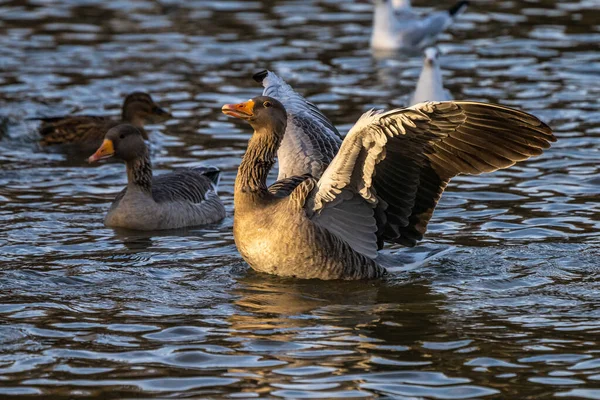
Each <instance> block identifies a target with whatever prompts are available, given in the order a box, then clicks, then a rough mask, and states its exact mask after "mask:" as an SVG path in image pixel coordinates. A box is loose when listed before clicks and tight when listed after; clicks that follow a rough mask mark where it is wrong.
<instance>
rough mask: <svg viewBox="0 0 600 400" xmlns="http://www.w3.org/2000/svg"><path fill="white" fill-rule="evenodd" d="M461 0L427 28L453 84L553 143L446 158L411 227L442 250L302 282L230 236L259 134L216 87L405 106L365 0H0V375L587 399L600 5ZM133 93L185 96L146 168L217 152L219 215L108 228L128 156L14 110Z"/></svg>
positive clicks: (126, 385)
mask: <svg viewBox="0 0 600 400" xmlns="http://www.w3.org/2000/svg"><path fill="white" fill-rule="evenodd" d="M474 3H476V4H475V5H474V6H473V7H471V8H470V9H469V11H468V12H467V13H466V14H464V15H462V16H461V18H460V20H459V21H458V22H457V23H456V24H455V25H454V26H453V27H452V29H451V30H450V32H448V33H447V34H444V35H443V36H442V38H441V41H440V48H441V49H442V50H443V51H444V52H445V55H444V56H443V58H442V60H441V63H442V66H443V70H444V78H445V84H446V87H447V88H448V89H449V90H450V91H451V92H452V94H453V95H454V97H455V98H457V99H472V100H481V101H489V102H499V103H503V104H506V105H509V106H513V107H517V108H520V109H523V110H526V111H528V112H531V113H533V114H535V115H537V116H539V117H540V118H541V119H543V120H544V121H545V122H547V123H548V124H549V125H550V126H552V128H553V129H554V131H555V133H556V136H557V137H558V138H559V141H558V142H557V143H556V144H554V146H553V147H552V148H551V149H550V150H549V151H547V152H546V153H545V154H544V155H543V156H541V157H538V158H535V159H532V160H530V161H528V162H525V163H522V164H519V165H518V166H516V167H513V168H510V169H508V170H504V171H500V172H497V173H494V174H492V175H486V176H478V177H459V178H457V179H455V180H454V181H453V182H452V184H451V185H450V186H449V188H448V190H447V191H446V193H445V195H444V197H443V198H442V200H441V202H440V205H439V207H438V210H437V213H436V214H435V216H434V219H433V221H432V223H431V225H430V230H429V233H428V235H427V236H426V240H425V241H424V242H423V243H422V244H421V245H420V246H419V247H418V248H417V249H416V251H417V252H419V251H421V252H426V251H428V250H431V249H435V248H437V247H439V246H443V247H447V248H450V249H451V250H450V251H449V252H447V253H445V254H444V255H443V256H441V257H439V258H437V259H435V260H433V261H431V262H430V263H429V264H427V265H424V266H421V267H418V268H411V269H406V270H402V271H399V272H396V273H394V274H391V276H390V277H388V278H386V279H385V280H381V281H376V282H313V281H299V280H287V279H280V278H277V277H271V276H266V275H261V274H257V273H254V272H252V271H251V270H249V268H248V267H247V265H246V264H245V263H244V261H243V260H242V259H241V258H240V256H239V255H238V253H237V251H236V249H235V245H234V243H233V237H232V232H231V226H232V219H231V215H232V212H233V210H232V202H233V193H232V191H233V180H234V177H235V173H236V168H237V164H238V163H239V160H240V158H241V155H242V154H243V152H244V149H245V146H246V142H247V140H248V138H249V136H250V133H251V132H250V131H249V129H248V127H247V126H244V125H242V124H238V123H236V122H235V121H233V120H231V119H228V118H227V117H226V116H224V115H222V114H221V113H220V107H221V105H222V104H224V103H229V102H237V101H242V100H246V99H248V98H250V97H253V96H255V95H258V94H259V93H261V89H260V87H258V86H257V84H256V83H255V82H254V81H252V79H251V75H252V74H253V73H254V72H256V71H258V70H260V69H263V68H269V69H271V70H274V71H276V72H277V73H278V74H280V75H281V76H282V77H284V78H285V79H286V80H288V81H289V82H290V83H291V84H293V85H294V87H295V88H297V90H298V91H300V92H301V93H303V94H305V95H306V96H307V97H308V98H309V99H310V100H311V101H313V102H315V103H316V104H318V105H319V107H320V108H321V109H322V110H323V111H324V112H325V113H326V114H327V115H328V116H329V117H330V118H331V120H332V121H333V122H334V123H335V124H336V125H337V126H338V127H339V128H340V131H342V132H345V131H346V130H347V129H348V128H349V127H350V126H351V125H352V123H353V122H354V121H355V120H356V119H357V118H358V116H359V115H360V114H361V113H362V112H364V111H365V110H367V109H368V108H371V107H381V108H390V107H396V106H402V105H405V103H406V102H407V101H408V99H409V97H410V94H411V91H412V90H413V88H414V85H415V83H416V78H417V76H418V74H419V70H420V65H421V60H420V58H419V57H415V58H408V59H407V58H405V57H402V56H391V57H390V56H381V55H380V54H372V53H371V52H370V50H369V49H368V40H369V34H370V21H371V8H372V6H371V4H370V3H368V2H358V1H357V2H339V1H331V0H326V1H292V0H285V1H264V2H260V1H220V2H212V1H196V2H193V3H192V2H175V1H169V2H167V1H163V0H161V1H160V2H159V1H121V0H118V1H112V2H105V1H100V0H97V1H96V0H86V1H82V2H77V1H58V0H57V1H53V2H46V1H40V0H12V1H11V0H9V1H4V2H1V3H0V15H1V16H2V17H1V18H0V54H1V56H0V117H1V118H2V120H1V123H0V132H2V133H1V134H0V135H1V136H2V138H1V139H0V397H9V396H20V395H38V396H39V397H43V398H53V399H54V398H79V397H81V398H83V397H97V398H132V397H145V398H148V397H163V398H164V397H189V398H191V397H195V398H203V397H204V398H206V397H210V398H231V397H234V398H235V397H241V398H252V397H256V398H258V397H260V398H265V397H289V398H323V397H341V398H349V397H363V398H373V397H388V398H390V397H393V398H399V399H414V398H427V399H464V398H485V397H488V398H525V397H526V396H529V397H531V398H551V397H555V396H558V397H569V398H586V399H600V346H599V344H598V337H599V334H600V301H599V297H598V293H600V292H599V291H600V261H598V260H599V256H600V233H599V232H600V222H599V221H600V201H599V198H600V197H599V195H600V162H599V160H600V147H599V146H598V143H599V140H600V114H599V113H598V110H599V109H600V100H599V99H600V84H599V82H600V52H599V51H598V43H599V42H600V7H599V6H598V2H597V1H596V0H580V1H558V0H556V1H553V0H538V1H528V2H514V1H494V2H474ZM416 4H417V5H418V6H419V9H420V10H428V9H429V8H428V7H433V6H436V7H438V6H440V4H439V2H434V1H418V2H416ZM134 90H146V91H148V92H150V93H151V94H152V95H153V97H154V98H155V100H157V101H158V102H159V103H160V104H161V105H163V106H165V108H167V109H170V110H171V111H172V112H173V114H174V116H175V118H174V119H173V120H171V121H168V122H167V123H165V124H163V125H156V126H150V127H149V128H148V130H149V131H150V132H151V139H150V143H151V150H152V159H153V163H154V167H155V173H163V172H167V171H169V170H171V169H173V168H176V167H184V166H192V165H199V164H208V165H216V166H218V167H220V168H221V169H222V170H223V171H224V173H223V179H222V182H221V190H220V193H221V195H222V197H223V199H224V201H225V203H226V205H227V209H228V212H229V218H227V219H226V220H225V221H223V222H222V223H220V224H217V225H214V226H209V227H205V228H201V229H190V230H182V231H177V232H150V233H141V234H140V233H132V232H116V231H114V230H112V229H107V228H105V227H104V226H103V224H102V218H103V215H104V213H105V212H106V210H107V209H108V206H109V204H110V202H111V201H112V199H113V198H114V196H115V194H116V193H117V192H118V191H120V190H121V188H122V187H123V186H124V183H125V180H126V177H125V174H124V167H123V166H122V165H121V164H119V163H105V164H102V165H98V166H89V165H87V164H86V163H85V162H84V159H85V157H86V156H88V155H89V154H77V153H73V152H69V151H66V150H65V149H57V148H41V147H40V146H38V145H37V139H38V137H37V134H36V128H37V125H36V123H35V122H33V121H27V120H26V118H31V117H36V116H45V115H59V114H64V113H69V112H75V113H77V112H79V113H87V114H107V115H118V114H119V110H120V105H121V102H122V99H123V97H124V95H125V94H126V93H128V92H131V91H134ZM390 251H391V252H395V251H397V250H395V249H394V250H388V252H390ZM400 252H402V250H400Z"/></svg>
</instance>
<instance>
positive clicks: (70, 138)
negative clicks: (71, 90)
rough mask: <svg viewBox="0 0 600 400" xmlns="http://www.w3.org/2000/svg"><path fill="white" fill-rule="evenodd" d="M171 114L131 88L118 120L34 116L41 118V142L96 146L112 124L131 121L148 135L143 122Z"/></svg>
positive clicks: (144, 94) (164, 119) (153, 121)
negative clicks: (131, 91)
mask: <svg viewBox="0 0 600 400" xmlns="http://www.w3.org/2000/svg"><path fill="white" fill-rule="evenodd" d="M171 117H172V115H171V114H170V113H168V112H167V111H165V110H163V109H162V108H160V107H159V106H158V105H157V104H156V103H155V102H154V101H153V100H152V97H150V95H149V94H148V93H143V92H134V93H131V94H129V95H128V96H127V97H125V101H124V102H123V109H122V113H121V119H120V120H116V119H112V118H109V117H99V116H91V115H71V116H63V117H49V118H35V119H36V120H41V121H42V125H41V126H40V129H39V132H40V134H41V135H42V139H41V141H40V143H41V144H42V145H45V146H48V145H56V144H87V145H89V146H93V147H98V146H99V145H100V143H102V139H103V138H104V134H105V133H106V132H107V131H108V130H109V129H110V128H112V127H114V126H117V125H119V124H122V123H129V124H132V125H135V126H136V127H138V128H139V130H140V132H141V133H142V136H143V137H144V139H148V134H147V133H146V131H145V130H144V124H147V123H159V122H163V121H166V120H168V119H169V118H171Z"/></svg>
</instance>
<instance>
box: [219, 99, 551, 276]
mask: <svg viewBox="0 0 600 400" xmlns="http://www.w3.org/2000/svg"><path fill="white" fill-rule="evenodd" d="M222 110H223V113H225V114H227V115H230V116H232V117H236V118H239V119H242V120H244V121H246V122H248V123H249V124H250V125H251V126H252V128H253V129H254V134H253V135H252V137H251V139H250V141H249V143H248V149H247V150H246V153H245V154H244V157H243V159H242V162H241V164H240V166H239V169H238V175H237V177H236V180H235V187H234V206H235V215H234V225H233V234H234V238H235V243H236V246H237V248H238V250H239V252H240V253H241V255H242V257H243V258H244V259H245V260H246V261H247V262H248V264H249V265H250V266H251V267H252V268H253V269H255V270H257V271H260V272H266V273H270V274H275V275H281V276H289V277H298V278H306V279H309V278H318V279H366V278H377V277H381V276H382V275H384V274H385V273H386V269H385V268H384V267H383V266H381V265H380V264H379V263H378V262H377V251H378V249H380V248H381V247H382V245H383V242H384V241H385V242H392V243H400V244H404V245H408V246H414V245H415V244H416V242H417V241H418V240H421V239H422V238H423V234H424V233H425V231H426V228H427V223H428V222H429V220H430V219H431V216H432V214H433V210H434V209H435V206H436V204H437V202H438V200H439V199H440V197H441V195H442V192H443V191H444V188H445V187H446V185H447V184H448V182H449V181H450V179H451V178H452V177H454V176H456V175H458V174H480V173H483V172H492V171H495V170H498V169H501V168H507V167H510V166H511V165H514V164H515V163H516V162H518V161H522V160H526V159H528V158H529V157H531V156H535V155H539V154H541V153H542V151H543V149H547V148H549V147H550V143H551V142H554V141H555V140H556V139H555V137H554V136H553V134H552V131H551V130H550V128H549V127H548V126H547V125H545V124H544V123H543V122H541V121H540V120H539V119H537V118H536V117H534V116H533V115H530V114H527V113H525V112H522V111H518V110H514V109H511V108H508V107H504V106H501V105H493V104H484V103H477V102H470V101H446V102H429V103H420V104H417V105H414V106H412V107H408V108H404V109H395V110H391V111H387V112H377V111H373V110H371V111H368V112H366V113H365V114H364V115H363V116H362V117H361V118H360V119H359V120H358V121H357V122H356V124H355V125H354V127H352V129H350V131H349V132H348V134H347V135H346V137H345V139H344V141H343V143H342V146H341V147H340V149H339V151H338V153H337V155H336V156H335V158H334V159H333V161H332V162H331V163H330V164H329V166H328V167H327V169H326V170H325V172H324V173H323V175H322V176H321V178H320V179H316V178H314V177H313V176H311V175H310V174H306V175H303V176H295V177H288V178H286V179H283V180H279V181H277V182H275V183H274V184H273V185H272V186H270V187H267V184H266V180H267V175H268V173H269V171H270V169H271V168H272V167H273V165H274V163H275V156H276V154H277V150H278V148H279V146H280V145H281V143H282V141H283V138H284V135H285V133H286V126H287V120H288V117H287V113H286V110H285V107H284V106H283V104H281V103H280V102H279V101H278V100H276V99H274V98H271V97H267V96H259V97H255V98H254V99H252V100H249V101H247V102H245V103H240V104H227V105H224V106H223V109H222Z"/></svg>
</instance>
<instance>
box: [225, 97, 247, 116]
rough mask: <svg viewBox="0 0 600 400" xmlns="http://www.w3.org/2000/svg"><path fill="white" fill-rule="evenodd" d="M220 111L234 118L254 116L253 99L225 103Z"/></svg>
mask: <svg viewBox="0 0 600 400" xmlns="http://www.w3.org/2000/svg"><path fill="white" fill-rule="evenodd" d="M221 111H223V114H225V115H229V116H232V117H235V118H240V119H250V118H252V117H254V100H248V101H246V102H244V103H239V104H225V105H224V106H223V108H221Z"/></svg>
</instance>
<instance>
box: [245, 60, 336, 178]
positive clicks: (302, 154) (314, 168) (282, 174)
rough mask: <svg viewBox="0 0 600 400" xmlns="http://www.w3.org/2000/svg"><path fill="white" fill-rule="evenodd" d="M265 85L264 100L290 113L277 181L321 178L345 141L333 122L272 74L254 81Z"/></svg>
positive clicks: (263, 73)
mask: <svg viewBox="0 0 600 400" xmlns="http://www.w3.org/2000/svg"><path fill="white" fill-rule="evenodd" d="M252 78H253V79H254V80H255V81H256V82H258V83H262V85H263V87H264V90H263V96H270V97H273V98H274V99H277V100H279V102H280V103H281V104H283V105H284V107H285V109H286V110H287V125H286V126H287V127H286V130H285V135H284V137H283V140H282V142H281V145H280V146H279V150H278V151H277V160H278V162H279V174H278V176H277V179H279V180H281V179H285V178H288V177H291V176H298V175H304V174H311V175H312V176H314V177H320V176H321V175H322V174H323V171H325V168H327V166H328V165H329V163H330V162H331V160H333V157H335V155H336V154H337V151H338V149H339V148H340V145H341V144H342V137H341V136H340V133H339V132H338V130H337V129H336V128H335V127H334V126H333V124H332V123H331V121H330V120H329V119H328V118H327V117H326V116H325V115H324V114H323V113H322V112H321V111H320V110H319V109H318V108H317V106H315V105H314V104H313V103H311V102H309V101H308V100H306V99H305V98H304V97H302V96H301V95H300V94H298V93H297V92H296V91H294V89H292V87H291V86H290V85H288V84H287V83H286V82H285V81H284V80H283V79H281V78H280V77H279V76H277V75H276V74H275V73H273V72H271V71H267V70H264V71H261V72H259V73H257V74H254V76H253V77H252Z"/></svg>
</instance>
